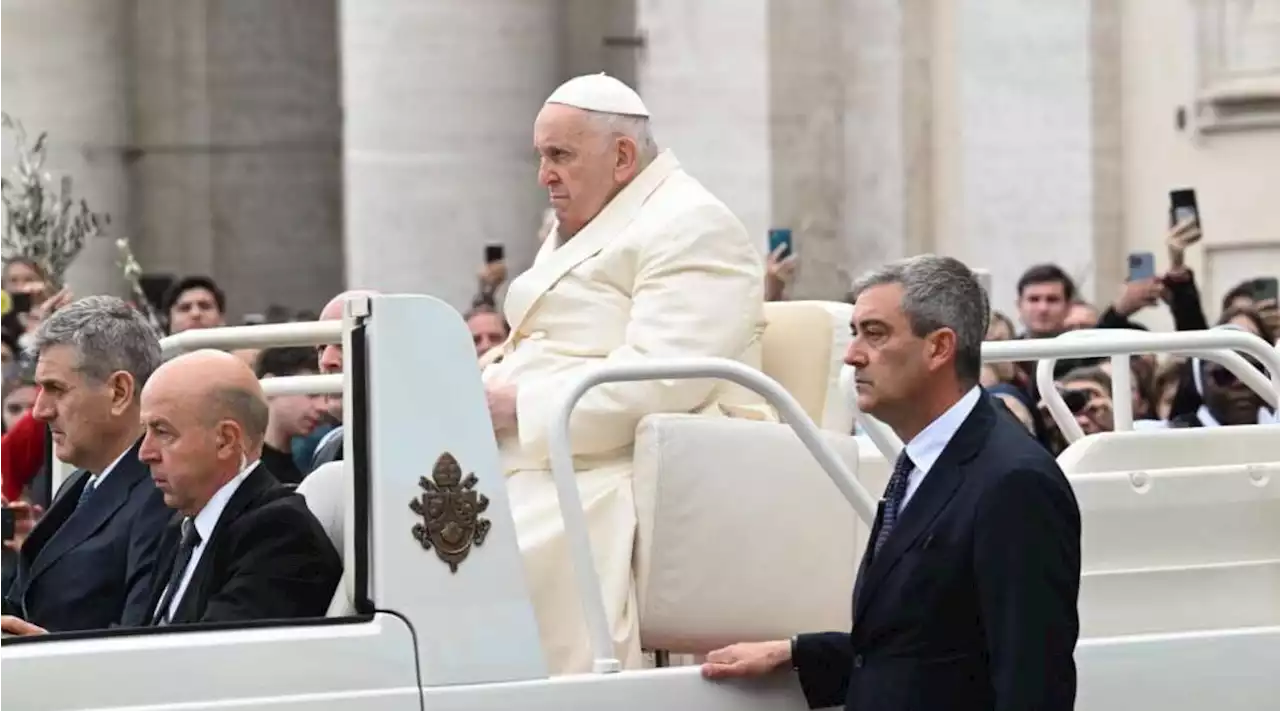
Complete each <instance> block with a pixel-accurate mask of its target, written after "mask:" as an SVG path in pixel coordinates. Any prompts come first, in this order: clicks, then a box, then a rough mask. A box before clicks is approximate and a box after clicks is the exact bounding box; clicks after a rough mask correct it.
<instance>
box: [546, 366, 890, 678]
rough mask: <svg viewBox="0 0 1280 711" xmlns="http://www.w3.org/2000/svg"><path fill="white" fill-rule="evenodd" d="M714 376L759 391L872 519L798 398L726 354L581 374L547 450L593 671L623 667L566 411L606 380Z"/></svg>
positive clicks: (863, 494) (862, 494)
mask: <svg viewBox="0 0 1280 711" xmlns="http://www.w3.org/2000/svg"><path fill="white" fill-rule="evenodd" d="M704 378H717V379H720V380H728V381H730V382H733V383H737V384H738V385H741V386H742V387H744V388H747V389H749V390H753V391H755V392H756V393H758V394H760V395H762V396H763V397H764V399H765V401H766V402H768V403H769V404H770V405H772V406H773V407H774V408H775V409H777V410H778V413H779V414H780V415H781V416H782V421H783V423H785V424H787V425H789V426H790V427H791V429H792V430H794V431H795V433H796V435H797V436H798V437H799V438H800V441H801V442H802V443H803V444H804V446H805V448H807V449H808V450H809V453H810V454H812V455H813V457H814V459H817V460H818V464H819V465H821V466H822V469H823V471H825V472H826V473H827V476H829V477H831V481H832V483H834V484H835V485H836V488H838V489H839V490H840V493H842V494H844V497H845V498H846V499H848V501H849V503H850V504H852V505H853V508H854V511H856V512H857V514H858V516H859V517H861V518H862V520H863V521H866V522H867V525H871V524H872V522H873V521H874V520H875V515H876V503H875V501H876V500H875V499H874V498H872V496H871V494H870V493H868V492H867V490H866V488H865V487H863V486H862V483H861V482H859V481H858V480H857V479H856V478H855V477H854V476H853V474H852V473H851V472H850V471H849V470H848V468H847V467H845V465H844V462H843V461H841V459H840V455H838V454H836V451H835V450H834V449H833V448H832V447H831V445H829V444H827V442H826V441H825V440H823V439H822V435H821V434H820V430H819V429H818V427H817V425H815V424H813V421H812V420H810V419H809V417H808V415H806V414H805V413H804V409H803V408H801V407H800V403H798V402H796V400H795V398H793V397H792V396H791V394H790V393H788V392H787V391H786V390H784V389H783V387H782V386H781V385H779V384H778V383H777V382H775V381H774V380H773V379H771V378H769V377H768V376H767V375H765V374H764V373H761V372H760V371H758V370H755V369H754V368H750V367H748V366H746V365H743V364H742V363H739V362H737V361H733V360H729V359H727V358H681V359H672V360H667V361H658V362H653V363H637V364H633V365H607V366H601V367H600V368H598V369H596V370H593V371H592V372H590V373H588V374H586V375H584V376H582V377H581V378H580V379H579V380H577V381H576V382H575V383H574V384H573V385H572V387H570V388H568V389H567V390H566V391H565V393H564V395H562V396H561V397H560V399H559V401H557V402H556V403H555V406H554V409H553V410H552V413H553V414H552V419H551V424H550V428H551V429H550V431H549V433H548V438H549V439H548V443H547V444H548V449H549V450H550V452H549V453H550V456H551V473H552V476H554V477H555V483H556V493H557V494H558V495H559V498H560V511H561V513H562V514H563V516H564V523H565V535H567V536H568V538H569V546H570V551H571V553H572V556H573V573H574V577H575V578H576V579H577V586H578V592H579V594H581V595H582V603H583V607H584V612H585V613H586V618H587V629H588V631H589V632H590V634H591V648H592V655H593V657H594V661H593V664H592V671H594V672H595V673H597V674H602V673H609V672H616V671H620V670H621V668H622V667H621V664H620V663H619V661H618V660H617V659H616V658H615V657H614V655H613V642H612V639H611V636H610V634H609V624H608V620H607V618H606V616H605V611H604V598H603V596H602V594H601V592H600V576H599V574H598V573H597V572H596V566H595V563H594V562H593V560H594V559H593V557H592V555H591V539H590V537H589V536H588V534H587V519H586V514H585V513H584V512H583V508H582V498H581V496H579V494H578V484H577V481H576V480H575V479H574V470H573V452H572V448H571V447H570V443H569V416H570V414H571V413H572V412H573V407H574V405H576V404H577V403H578V400H580V399H581V398H582V396H583V395H584V394H586V392H587V391H588V390H590V389H591V388H593V387H595V386H597V385H601V384H604V383H617V382H631V381H639V380H669V379H675V380H684V379H704Z"/></svg>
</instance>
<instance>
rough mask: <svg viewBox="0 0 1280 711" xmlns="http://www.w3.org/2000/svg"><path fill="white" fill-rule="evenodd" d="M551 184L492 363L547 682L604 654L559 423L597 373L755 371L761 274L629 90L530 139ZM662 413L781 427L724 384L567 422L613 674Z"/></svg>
mask: <svg viewBox="0 0 1280 711" xmlns="http://www.w3.org/2000/svg"><path fill="white" fill-rule="evenodd" d="M533 134H534V135H533V139H534V147H535V149H536V150H537V154H538V156H539V166H538V182H539V184H540V185H541V186H542V187H544V188H546V190H547V193H548V197H549V198H550V202H551V208H552V210H553V212H554V214H555V223H554V225H553V228H552V230H551V232H550V234H549V235H548V237H547V238H546V240H545V241H544V242H543V243H542V247H541V249H540V251H539V252H538V255H537V258H536V259H535V261H534V263H533V266H532V267H531V268H530V269H529V271H527V272H525V273H524V274H522V275H521V276H520V277H519V278H517V279H516V280H515V281H513V282H512V284H511V286H510V288H509V290H508V292H507V298H506V304H505V311H506V316H507V320H508V321H509V322H510V324H511V329H512V333H511V336H510V337H509V338H508V340H507V341H506V342H505V343H504V344H503V345H502V346H500V347H498V348H496V349H494V350H493V351H490V352H489V353H488V354H486V357H485V358H483V359H482V366H484V379H485V387H486V393H487V396H488V402H489V410H490V414H491V416H492V419H493V424H494V429H495V432H496V434H497V437H498V443H499V448H500V450H501V454H502V460H503V466H504V468H505V470H506V472H505V473H506V476H507V487H508V492H509V495H510V500H511V506H512V513H513V515H514V517H515V526H516V534H517V538H518V540H519V544H520V548H521V551H522V553H523V554H524V559H525V565H526V570H527V573H528V579H529V585H530V588H531V590H532V595H533V602H534V607H535V612H536V615H537V618H538V624H539V627H540V629H541V635H542V641H543V645H544V648H545V651H546V655H547V661H548V666H549V668H550V670H551V672H552V673H570V672H585V671H589V670H590V668H591V648H590V642H589V638H588V634H587V629H586V623H585V619H584V615H583V610H582V603H581V601H580V599H579V596H578V594H577V591H576V590H575V586H574V576H573V569H572V561H571V558H570V553H569V548H568V543H567V541H566V538H565V531H564V522H563V519H562V517H561V514H560V510H559V506H558V503H557V497H556V491H555V484H554V482H553V479H552V476H551V472H550V465H549V461H548V448H547V434H548V425H549V421H550V417H551V414H552V413H551V408H552V406H553V403H554V401H555V399H556V396H557V395H559V394H561V393H563V392H564V390H565V387H566V385H567V384H568V383H569V382H571V381H573V380H575V379H576V378H578V377H579V376H581V375H582V374H583V373H585V372H587V371H588V370H589V369H592V368H594V367H597V366H599V365H602V364H615V363H617V364H621V363H629V364H630V363H644V362H657V361H661V360H662V359H664V358H687V357H707V356H715V357H722V358H732V359H736V360H738V361H740V362H742V363H745V364H747V365H750V366H752V367H755V368H759V367H760V336H761V333H762V331H763V328H764V317H763V309H764V304H763V300H764V296H763V289H764V287H763V285H764V259H763V255H762V253H761V250H760V249H759V248H758V247H757V246H756V244H755V242H754V241H753V240H752V239H751V238H750V237H749V236H748V234H747V231H746V229H745V228H744V227H743V225H742V223H741V222H740V221H739V220H738V219H737V218H736V217H735V216H734V215H733V213H732V212H730V211H729V209H728V208H727V207H726V206H725V205H724V204H723V203H721V202H720V201H719V200H717V199H716V198H715V197H714V196H713V195H711V193H709V192H708V191H707V190H706V189H705V188H704V187H703V186H702V185H701V184H699V183H698V182H697V181H696V180H694V179H693V178H692V177H690V176H689V175H688V174H687V173H685V172H684V170H682V169H681V167H680V163H679V162H678V161H677V160H676V158H675V156H674V155H672V153H671V152H670V151H669V150H661V149H660V148H659V147H658V144H657V143H656V142H655V141H654V138H653V134H652V131H651V129H650V125H649V111H648V109H646V108H645V105H644V103H643V102H642V101H641V99H640V97H639V96H638V95H637V94H636V92H635V91H633V90H632V89H631V88H630V87H628V86H627V85H626V84H624V83H622V82H621V81H618V80H617V79H615V78H613V77H609V76H606V75H604V74H595V75H587V76H580V77H577V78H575V79H571V80H570V81H568V82H566V83H565V84H563V85H562V86H560V87H559V88H558V89H556V90H555V92H553V93H552V94H551V96H550V97H549V98H548V99H547V100H546V103H545V105H544V106H543V107H542V109H541V111H540V112H539V113H538V116H537V119H536V120H535V122H534V127H533ZM660 412H674V413H705V414H708V415H715V416H730V417H735V416H736V417H749V418H752V419H766V418H767V419H772V418H773V414H772V411H771V410H770V409H769V408H768V407H767V406H766V405H764V404H763V402H762V401H761V400H760V398H758V397H757V396H755V395H754V394H753V393H749V392H748V391H746V390H744V389H742V388H740V387H738V386H736V385H731V384H727V383H724V382H721V381H715V380H707V381H701V380H699V381H690V380H682V381H670V380H662V381H650V382H632V383H612V384H606V385H600V386H597V387H596V388H594V389H593V390H591V391H589V392H588V393H587V394H586V396H584V397H583V398H582V399H581V400H580V401H579V403H578V405H577V407H576V408H575V410H574V412H573V415H572V417H571V419H570V441H571V446H572V451H573V455H574V468H575V475H576V478H577V482H578V488H579V491H580V493H581V497H582V502H583V506H584V507H585V509H586V520H587V525H588V528H589V530H590V535H591V544H592V550H593V553H594V557H595V564H596V570H597V571H598V573H599V575H600V581H601V585H602V588H603V594H604V602H605V608H606V613H607V617H608V620H609V624H610V625H611V631H612V635H613V640H614V643H615V646H616V650H615V651H616V653H617V655H618V659H620V660H622V662H623V665H624V666H628V667H635V666H639V664H640V662H641V654H640V644H639V633H638V620H637V609H636V591H635V584H634V575H633V572H632V547H633V542H634V540H635V536H636V513H635V504H634V500H633V494H632V485H631V461H632V448H633V444H634V441H635V432H636V425H637V424H638V423H639V422H640V419H641V418H643V417H644V416H645V415H649V414H652V413H660Z"/></svg>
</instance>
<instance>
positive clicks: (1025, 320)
mask: <svg viewBox="0 0 1280 711" xmlns="http://www.w3.org/2000/svg"><path fill="white" fill-rule="evenodd" d="M1075 297H1076V284H1075V282H1074V281H1073V280H1072V279H1071V277H1069V276H1067V273H1066V272H1064V271H1062V268H1061V267H1059V266H1058V265H1056V264H1039V265H1036V266H1034V267H1031V268H1030V269H1028V270H1027V271H1026V272H1024V273H1023V274H1022V277H1021V278H1019V279H1018V317H1019V318H1021V319H1022V325H1023V327H1024V328H1025V329H1026V331H1025V334H1026V337H1027V338H1052V337H1053V336H1056V335H1058V334H1060V333H1062V332H1063V331H1064V330H1066V321H1067V311H1068V309H1069V307H1070V304H1071V302H1072V301H1073V300H1074V299H1075Z"/></svg>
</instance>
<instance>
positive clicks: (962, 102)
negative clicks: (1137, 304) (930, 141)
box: [935, 0, 1122, 310]
mask: <svg viewBox="0 0 1280 711" xmlns="http://www.w3.org/2000/svg"><path fill="white" fill-rule="evenodd" d="M1110 4H1112V3H1105V2H1098V1H1095V2H1075V3H1050V4H1046V5H1041V4H1036V5H1035V6H1034V7H1033V6H1031V5H1029V4H1027V3H1021V2H1017V1H1016V0H962V1H961V2H958V3H955V4H953V5H951V6H950V7H949V8H948V9H947V10H946V12H947V13H949V15H950V18H951V22H950V23H948V25H949V27H948V28H947V29H948V31H950V32H951V33H952V46H951V47H952V51H953V53H952V54H951V55H950V56H948V57H947V60H948V63H949V66H950V67H952V69H951V71H952V73H951V74H950V75H949V76H948V77H947V80H948V81H954V93H953V94H952V95H951V97H950V98H951V101H949V102H944V103H942V104H941V105H938V106H935V111H936V112H938V113H939V114H941V113H946V114H948V115H949V116H950V117H951V118H950V121H951V122H952V126H953V128H954V131H953V132H952V133H950V134H949V135H947V136H946V137H945V138H944V139H943V140H945V141H946V143H947V144H948V150H950V151H951V152H952V155H951V159H952V160H953V161H954V170H955V178H956V179H955V181H954V182H953V183H952V184H951V191H949V194H948V195H947V197H946V199H947V200H948V201H950V205H949V207H948V209H947V210H946V211H945V212H944V214H945V215H947V216H948V217H950V218H951V219H948V220H946V221H940V222H939V225H938V228H939V233H940V244H939V248H940V249H941V250H942V251H945V252H947V253H949V254H952V255H954V256H957V257H959V258H961V259H964V260H965V261H966V262H968V263H969V264H971V265H972V266H975V267H985V268H987V269H990V270H991V271H992V273H993V276H994V287H995V288H994V291H995V292H996V293H995V294H994V298H993V304H994V305H995V306H996V307H997V308H1001V309H1005V310H1008V309H1012V308H1013V305H1014V300H1015V296H1016V294H1015V282H1016V280H1017V278H1018V276H1019V275H1020V274H1021V272H1022V271H1023V270H1025V269H1026V268H1027V267H1029V266H1031V265H1032V264H1035V263H1040V262H1054V263H1057V264H1059V265H1060V266H1062V267H1063V268H1064V269H1065V270H1066V271H1067V272H1068V273H1069V274H1071V275H1072V276H1074V277H1075V279H1076V280H1077V282H1078V284H1079V286H1080V288H1081V292H1082V295H1083V296H1085V297H1086V298H1094V297H1097V298H1101V299H1110V298H1111V297H1112V296H1113V295H1114V294H1113V292H1114V288H1115V287H1114V284H1115V281H1116V277H1117V276H1118V275H1119V272H1118V271H1117V270H1118V269H1119V268H1120V265H1117V264H1114V263H1113V262H1116V261H1118V259H1117V255H1116V254H1115V252H1116V248H1115V246H1116V245H1118V244H1119V238H1120V236H1121V227H1122V215H1121V213H1120V205H1121V202H1120V196H1121V193H1122V190H1121V188H1122V185H1121V176H1120V165H1119V163H1118V161H1119V151H1118V145H1117V144H1118V141H1119V138H1120V135H1119V131H1120V124H1119V118H1120V114H1119V111H1120V108H1119V101H1118V99H1119V85H1118V81H1119V67H1118V62H1119V44H1118V43H1119V29H1118V22H1119V11H1118V10H1116V9H1114V8H1108V7H1106V6H1107V5H1110ZM939 63H940V64H941V62H939Z"/></svg>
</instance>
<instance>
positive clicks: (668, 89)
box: [636, 0, 799, 251]
mask: <svg viewBox="0 0 1280 711" xmlns="http://www.w3.org/2000/svg"><path fill="white" fill-rule="evenodd" d="M636 1H637V10H636V22H637V25H638V26H639V28H640V32H641V33H642V34H643V36H644V37H645V42H646V45H645V49H644V53H643V55H642V56H641V59H640V66H639V67H638V69H637V74H638V75H639V82H638V83H639V87H638V90H639V92H640V95H641V97H643V98H644V101H645V104H646V106H648V108H649V112H650V114H652V117H653V118H652V122H653V129H654V135H655V137H656V138H657V140H658V143H659V144H660V145H662V146H664V147H667V148H670V149H672V150H673V151H674V152H675V154H676V157H677V158H679V159H680V162H681V164H682V165H683V166H684V168H685V169H686V170H687V171H688V172H689V173H690V174H691V175H692V176H693V177H695V178H697V179H698V180H699V181H701V182H702V183H703V185H705V186H706V187H707V189H709V190H710V191H711V192H712V193H714V194H715V195H716V196H717V197H718V198H720V199H721V200H722V201H724V203H725V204H726V205H728V206H729V208H730V209H731V210H733V211H734V213H735V214H737V216H738V218H739V219H741V220H742V222H743V223H744V224H745V225H746V227H747V230H748V231H750V232H751V234H752V235H756V236H758V239H759V241H760V247H761V250H763V249H764V248H765V245H766V235H767V233H768V230H769V227H770V226H771V225H772V221H773V217H774V214H773V198H772V192H773V161H774V156H773V153H772V149H771V143H770V135H771V127H770V121H771V114H770V92H769V81H770V69H769V32H770V30H769V23H770V10H769V6H770V2H769V0H703V1H701V2H694V3H691V2H682V1H680V0H636ZM797 251H799V248H797Z"/></svg>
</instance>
